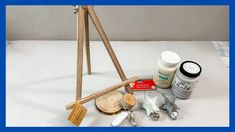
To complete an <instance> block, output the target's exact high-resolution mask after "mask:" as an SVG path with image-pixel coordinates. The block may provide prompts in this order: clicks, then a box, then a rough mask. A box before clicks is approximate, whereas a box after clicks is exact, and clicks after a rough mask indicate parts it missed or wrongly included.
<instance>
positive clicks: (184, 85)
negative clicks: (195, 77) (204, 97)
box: [173, 77, 195, 91]
mask: <svg viewBox="0 0 235 132" xmlns="http://www.w3.org/2000/svg"><path fill="white" fill-rule="evenodd" d="M173 85H174V87H178V88H181V89H183V90H187V91H192V89H193V87H194V86H195V82H185V81H183V80H181V79H179V78H178V77H176V78H175V80H174V82H173Z"/></svg>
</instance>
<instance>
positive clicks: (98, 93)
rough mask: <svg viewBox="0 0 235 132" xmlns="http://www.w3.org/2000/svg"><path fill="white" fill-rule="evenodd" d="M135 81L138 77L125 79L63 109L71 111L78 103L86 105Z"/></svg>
mask: <svg viewBox="0 0 235 132" xmlns="http://www.w3.org/2000/svg"><path fill="white" fill-rule="evenodd" d="M137 80H139V78H138V77H132V78H130V79H127V80H125V81H123V82H120V83H118V84H115V85H113V86H110V87H108V88H106V89H104V90H101V91H99V92H97V93H94V94H91V95H89V96H87V97H85V98H82V99H81V100H78V101H76V102H73V103H70V104H68V105H66V106H65V107H66V110H70V109H72V108H73V106H74V104H75V103H80V104H84V103H87V102H89V101H91V100H93V99H96V98H98V97H100V96H102V95H105V94H107V93H109V92H112V91H114V90H117V89H119V88H121V87H123V86H126V85H128V84H130V83H132V82H135V81H137Z"/></svg>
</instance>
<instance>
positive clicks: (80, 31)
mask: <svg viewBox="0 0 235 132" xmlns="http://www.w3.org/2000/svg"><path fill="white" fill-rule="evenodd" d="M84 22H85V21H84V9H83V8H82V6H79V7H78V13H77V52H78V53H77V89H76V100H79V99H81V96H82V67H83V39H84V36H83V35H84V25H85V23H84Z"/></svg>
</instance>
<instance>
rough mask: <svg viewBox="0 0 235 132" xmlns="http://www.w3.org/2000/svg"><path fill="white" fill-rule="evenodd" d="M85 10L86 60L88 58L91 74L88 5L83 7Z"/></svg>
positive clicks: (88, 67) (88, 68) (88, 69)
mask: <svg viewBox="0 0 235 132" xmlns="http://www.w3.org/2000/svg"><path fill="white" fill-rule="evenodd" d="M83 8H84V10H85V37H84V39H85V47H86V60H87V72H88V74H89V75H90V74H91V58H90V43H89V19H88V10H87V6H84V7H83Z"/></svg>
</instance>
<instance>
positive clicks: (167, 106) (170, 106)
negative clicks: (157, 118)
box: [160, 93, 179, 120]
mask: <svg viewBox="0 0 235 132" xmlns="http://www.w3.org/2000/svg"><path fill="white" fill-rule="evenodd" d="M162 96H163V97H164V103H163V105H162V106H161V107H160V109H163V110H166V111H167V114H168V115H169V116H170V118H171V119H174V120H176V119H177V116H178V112H177V110H178V109H179V108H178V107H177V106H176V104H175V97H174V98H173V99H172V100H170V99H169V98H167V97H166V95H165V93H162Z"/></svg>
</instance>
